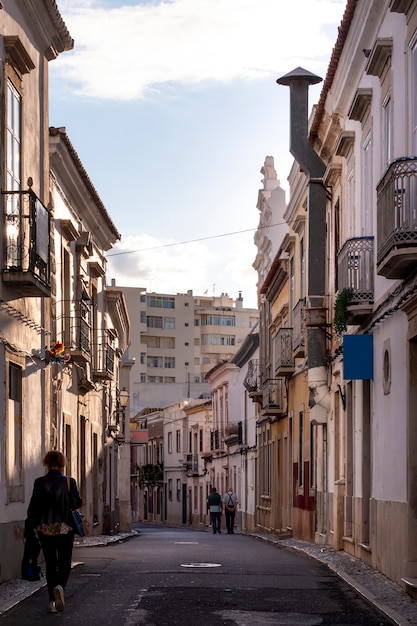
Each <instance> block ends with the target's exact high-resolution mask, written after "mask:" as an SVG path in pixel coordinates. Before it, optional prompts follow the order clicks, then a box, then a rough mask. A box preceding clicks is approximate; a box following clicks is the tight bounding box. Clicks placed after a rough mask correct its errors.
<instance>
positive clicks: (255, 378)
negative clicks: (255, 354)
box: [243, 359, 262, 397]
mask: <svg viewBox="0 0 417 626" xmlns="http://www.w3.org/2000/svg"><path fill="white" fill-rule="evenodd" d="M243 385H244V387H245V389H246V390H247V391H248V393H249V396H250V397H254V396H257V395H259V396H261V395H262V387H261V368H260V361H259V359H251V360H250V361H249V363H248V372H247V374H246V376H245V380H244V381H243Z"/></svg>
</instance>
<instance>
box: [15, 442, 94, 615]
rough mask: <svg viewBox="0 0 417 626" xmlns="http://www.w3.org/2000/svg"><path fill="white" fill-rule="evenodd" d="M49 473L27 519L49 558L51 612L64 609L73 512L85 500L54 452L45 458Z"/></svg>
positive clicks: (37, 484) (36, 487)
mask: <svg viewBox="0 0 417 626" xmlns="http://www.w3.org/2000/svg"><path fill="white" fill-rule="evenodd" d="M43 465H44V466H45V467H46V468H47V470H48V471H47V473H46V474H45V475H44V476H41V477H40V478H36V480H35V483H34V486H33V493H32V497H31V500H30V503H29V507H28V512H27V518H28V520H29V522H30V523H31V524H32V525H33V526H34V527H35V528H36V530H37V533H38V537H39V541H40V544H41V546H42V551H43V555H44V558H45V574H46V583H47V587H48V595H49V605H48V611H49V612H50V613H57V612H61V611H63V610H64V606H65V599H64V590H65V586H66V584H67V581H68V578H69V575H70V572H71V559H72V548H73V544H74V530H73V528H72V513H71V511H72V510H73V509H79V508H80V506H81V504H82V500H81V498H80V494H79V493H78V489H77V484H76V482H75V480H74V478H70V477H68V478H67V477H66V476H64V475H63V472H64V468H65V456H64V455H63V454H62V452H59V451H58V450H50V451H49V452H48V453H47V454H46V455H45V458H44V459H43Z"/></svg>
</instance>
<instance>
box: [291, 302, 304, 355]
mask: <svg viewBox="0 0 417 626" xmlns="http://www.w3.org/2000/svg"><path fill="white" fill-rule="evenodd" d="M304 310H305V300H304V298H303V299H301V300H299V301H298V302H297V304H296V305H295V307H294V308H293V311H292V321H293V324H292V326H293V335H292V352H293V356H294V358H296V357H303V356H304V355H305V322H304Z"/></svg>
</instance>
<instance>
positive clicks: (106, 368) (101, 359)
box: [93, 343, 115, 379]
mask: <svg viewBox="0 0 417 626" xmlns="http://www.w3.org/2000/svg"><path fill="white" fill-rule="evenodd" d="M94 352H95V354H94V361H95V363H94V370H93V375H94V377H95V378H108V379H113V378H114V361H115V350H114V348H112V346H111V345H110V344H108V343H101V344H98V345H97V346H96V347H95V350H94Z"/></svg>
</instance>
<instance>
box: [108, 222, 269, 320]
mask: <svg viewBox="0 0 417 626" xmlns="http://www.w3.org/2000/svg"><path fill="white" fill-rule="evenodd" d="M244 239H245V238H244ZM244 239H243V240H242V238H237V239H236V241H230V240H229V241H227V242H225V241H224V240H221V241H220V242H217V244H216V245H211V246H210V247H208V246H207V245H205V244H202V243H201V242H191V243H177V242H175V241H174V240H172V239H171V240H162V239H158V238H156V237H152V236H150V235H146V234H143V235H138V236H128V237H124V238H123V240H122V241H120V243H118V244H117V245H115V246H114V248H113V249H112V250H111V252H109V253H108V255H107V256H108V272H107V274H108V277H109V280H110V279H111V278H116V280H117V284H118V285H120V286H124V287H138V286H141V287H144V288H146V290H147V291H154V292H156V293H185V292H187V291H188V290H189V289H192V290H193V291H194V293H195V294H197V295H201V294H203V293H204V292H206V291H208V292H209V293H210V295H212V294H213V292H215V293H216V294H219V293H221V292H227V293H229V295H230V296H232V297H234V298H236V297H237V296H238V292H239V291H242V293H243V296H244V300H245V306H248V307H253V308H256V279H257V277H256V273H255V271H254V270H253V269H252V267H251V266H252V263H253V260H254V258H255V254H256V248H255V246H254V245H253V235H250V236H249V240H248V239H247V238H246V242H245V240H244ZM224 246H227V248H228V250H227V255H228V256H227V258H228V259H229V260H228V261H227V263H226V264H225V257H224V251H223V254H222V247H224Z"/></svg>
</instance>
